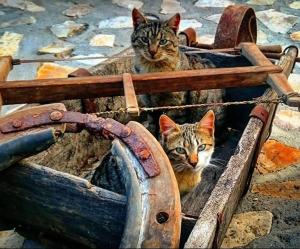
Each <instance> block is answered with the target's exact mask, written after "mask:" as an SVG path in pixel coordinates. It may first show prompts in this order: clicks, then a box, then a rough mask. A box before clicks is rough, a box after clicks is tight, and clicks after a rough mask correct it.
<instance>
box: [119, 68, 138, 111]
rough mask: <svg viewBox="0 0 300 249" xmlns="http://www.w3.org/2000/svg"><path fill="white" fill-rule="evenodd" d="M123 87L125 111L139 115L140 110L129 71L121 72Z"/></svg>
mask: <svg viewBox="0 0 300 249" xmlns="http://www.w3.org/2000/svg"><path fill="white" fill-rule="evenodd" d="M123 87H124V95H125V102H126V110H127V112H128V113H129V114H130V115H132V116H139V115H140V110H139V106H138V102H137V98H136V95H135V90H134V86H133V82H132V77H131V74H130V73H124V74H123Z"/></svg>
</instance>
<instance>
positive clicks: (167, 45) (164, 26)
mask: <svg viewBox="0 0 300 249" xmlns="http://www.w3.org/2000/svg"><path fill="white" fill-rule="evenodd" d="M132 20H133V27H134V31H133V33H132V35H131V44H132V48H133V50H134V52H135V57H134V71H135V72H136V73H149V72H166V71H179V70H190V69H202V68H211V67H214V64H213V63H212V62H211V61H210V60H207V59H203V58H201V56H200V55H199V54H185V53H183V52H182V51H181V50H180V47H179V37H178V35H177V32H178V29H179V24H180V15H179V14H176V15H174V16H173V17H171V18H170V19H169V20H167V21H161V20H159V19H153V18H151V19H149V18H146V17H145V16H143V15H142V13H140V12H139V11H138V10H137V9H133V11H132ZM149 87H151V86H149ZM222 94H223V92H222V91H221V90H219V89H216V90H203V91H185V92H170V93H160V94H151V95H143V96H140V104H141V105H143V106H146V107H151V106H169V105H185V104H194V103H206V102H221V101H222ZM207 111H208V109H205V108H203V109H201V110H200V109H198V110H197V109H193V110H181V111H178V110H172V111H167V112H166V114H167V115H168V116H169V117H171V118H173V119H174V120H176V122H179V123H181V124H182V123H186V122H190V123H194V122H197V121H198V120H199V117H201V116H203V115H204V114H205V113H206V112H207ZM214 111H215V114H216V119H217V125H219V123H220V121H221V120H223V110H221V108H215V109H214ZM158 118H159V114H158V115H156V116H155V115H153V114H151V115H148V117H147V119H148V121H149V120H150V122H152V124H153V125H154V126H155V129H156V132H154V134H156V135H157V133H158V132H157V131H158V130H157V129H158V127H157V124H158ZM150 131H151V132H153V129H150Z"/></svg>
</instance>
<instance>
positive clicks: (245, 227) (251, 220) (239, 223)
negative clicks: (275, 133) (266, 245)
mask: <svg viewBox="0 0 300 249" xmlns="http://www.w3.org/2000/svg"><path fill="white" fill-rule="evenodd" d="M272 219H273V214H272V213H271V212H269V211H256V212H246V213H240V214H235V215H233V217H232V220H231V222H230V224H229V227H228V229H227V231H226V234H225V238H224V240H223V242H222V245H221V248H235V247H243V246H246V245H248V244H249V243H250V242H251V241H253V240H255V239H257V238H260V237H262V236H265V235H267V234H269V233H270V231H271V228H272Z"/></svg>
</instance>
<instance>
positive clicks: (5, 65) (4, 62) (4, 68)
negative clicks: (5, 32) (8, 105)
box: [0, 56, 12, 111]
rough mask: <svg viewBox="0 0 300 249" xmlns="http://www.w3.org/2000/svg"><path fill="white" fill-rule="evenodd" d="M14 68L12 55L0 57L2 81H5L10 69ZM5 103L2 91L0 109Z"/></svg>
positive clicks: (0, 76) (0, 78) (0, 79)
mask: <svg viewBox="0 0 300 249" xmlns="http://www.w3.org/2000/svg"><path fill="white" fill-rule="evenodd" d="M11 69H12V57H11V56H3V57H0V82H1V81H5V80H6V78H7V76H8V73H9V71H10V70H11ZM2 105H3V99H2V95H1V91H0V111H1V107H2Z"/></svg>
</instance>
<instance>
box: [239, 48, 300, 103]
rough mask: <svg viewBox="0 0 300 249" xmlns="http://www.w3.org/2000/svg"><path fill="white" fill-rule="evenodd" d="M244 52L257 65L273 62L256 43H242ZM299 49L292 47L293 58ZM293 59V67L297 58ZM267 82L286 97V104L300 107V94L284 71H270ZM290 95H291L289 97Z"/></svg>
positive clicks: (266, 64) (279, 94)
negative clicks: (290, 83)
mask: <svg viewBox="0 0 300 249" xmlns="http://www.w3.org/2000/svg"><path fill="white" fill-rule="evenodd" d="M240 46H241V48H242V54H243V55H244V56H245V57H246V58H247V59H248V60H249V61H250V62H251V63H252V64H253V65H256V66H270V65H272V63H271V62H270V61H269V60H268V59H267V58H266V57H265V56H264V54H263V53H262V52H261V51H260V50H259V48H258V47H257V46H256V45H255V44H254V43H241V44H240ZM297 52H298V51H297V49H295V48H294V49H292V50H291V51H290V53H291V55H290V56H291V58H294V57H295V58H296V57H297ZM289 61H292V62H293V64H292V65H289V67H291V69H292V68H293V66H294V61H295V60H289ZM266 82H267V83H268V84H269V85H270V86H271V87H272V88H273V89H274V90H275V92H276V93H277V94H278V96H285V97H286V104H288V105H290V106H295V107H300V95H299V94H298V96H297V93H296V92H295V91H294V90H293V88H292V87H291V86H290V85H289V83H288V80H287V76H286V75H285V74H284V73H283V72H280V73H270V74H269V75H268V78H267V80H266ZM289 96H290V97H289Z"/></svg>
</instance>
